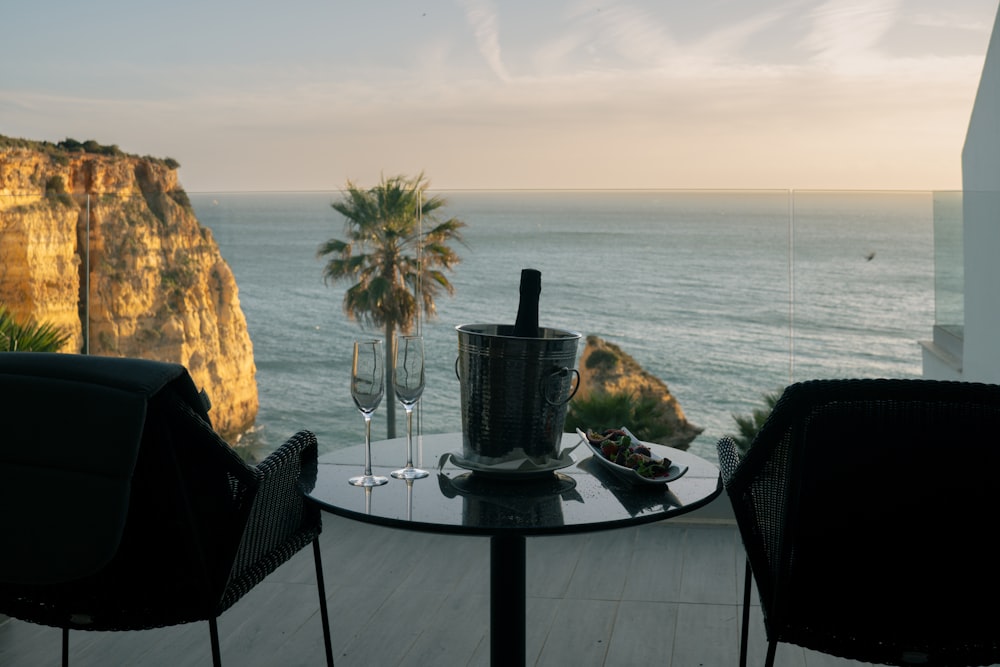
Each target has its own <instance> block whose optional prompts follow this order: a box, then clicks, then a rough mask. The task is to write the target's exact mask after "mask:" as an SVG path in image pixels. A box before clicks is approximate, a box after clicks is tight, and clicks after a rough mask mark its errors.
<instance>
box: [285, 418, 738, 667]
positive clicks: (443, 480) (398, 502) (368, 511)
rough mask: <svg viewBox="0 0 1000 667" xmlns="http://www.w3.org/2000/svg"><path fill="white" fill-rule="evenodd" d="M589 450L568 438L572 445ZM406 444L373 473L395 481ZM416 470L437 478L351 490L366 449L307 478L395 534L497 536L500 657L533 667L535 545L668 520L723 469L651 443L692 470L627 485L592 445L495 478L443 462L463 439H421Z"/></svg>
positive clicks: (380, 457) (495, 647)
mask: <svg viewBox="0 0 1000 667" xmlns="http://www.w3.org/2000/svg"><path fill="white" fill-rule="evenodd" d="M578 443H580V437H579V436H578V435H577V434H575V433H572V434H571V433H567V434H565V435H564V436H563V442H562V445H563V448H564V449H566V448H570V447H573V446H574V445H577V444H578ZM405 446H406V445H405V438H397V439H394V440H385V441H382V442H377V443H373V444H372V458H373V466H372V467H373V472H374V473H375V474H376V475H378V474H381V475H388V473H389V471H391V470H394V469H396V468H399V467H401V466H402V464H403V462H404V460H405ZM414 446H415V449H416V452H417V453H416V454H415V456H414V458H415V460H416V463H415V464H416V465H417V466H418V467H422V468H424V469H425V470H428V471H429V472H430V473H431V475H430V476H429V477H426V478H424V479H418V480H415V481H412V482H407V481H403V480H397V479H392V480H390V482H389V483H388V484H386V485H384V486H379V487H375V488H369V489H364V488H359V487H355V486H351V485H350V484H348V483H347V479H348V478H349V477H351V476H354V475H357V474H359V472H360V471H361V469H362V467H363V464H364V448H363V447H361V446H359V447H351V448H348V449H343V450H338V451H336V452H333V453H330V454H326V455H324V456H323V457H321V458H320V462H319V465H318V466H317V468H318V469H317V472H316V476H315V479H312V478H311V476H310V478H309V479H306V480H305V481H304V484H305V489H304V490H305V493H306V495H307V497H308V498H309V499H310V500H311V501H313V502H315V503H316V504H317V505H319V506H320V507H321V508H322V509H323V510H325V511H328V512H332V513H333V514H336V515H338V516H342V517H346V518H348V519H355V520H357V521H363V522H365V523H373V524H378V525H382V526H389V527H392V528H402V529H405V530H416V531H424V532H436V533H452V534H456V535H479V536H489V537H490V659H491V664H493V665H523V664H524V661H525V538H526V537H527V536H530V535H561V534H564V533H581V532H590V531H597V530H606V529H611V528H623V527H626V526H632V525H636V524H641V523H649V522H653V521H659V520H662V519H668V518H670V517H675V516H678V515H681V514H685V513H687V512H690V511H692V510H695V509H698V508H699V507H702V506H703V505H706V504H707V503H709V502H710V501H712V500H713V499H714V498H716V497H717V496H718V495H719V494H720V493H721V492H722V481H721V478H720V476H719V469H718V468H717V467H716V466H714V465H713V464H711V463H710V462H708V461H706V460H704V459H702V458H700V457H698V456H695V455H694V454H689V453H687V452H684V451H680V450H677V449H672V448H669V447H664V446H662V445H651V447H652V449H653V450H654V451H655V452H656V453H658V454H660V455H661V456H664V457H666V458H669V459H671V460H672V461H674V462H675V463H677V464H680V465H686V466H688V471H687V473H686V474H685V475H684V476H683V477H681V478H680V479H677V480H675V481H673V482H670V483H669V484H665V485H662V484H657V485H636V484H632V483H629V482H626V481H623V480H622V479H620V478H619V477H618V476H616V475H615V474H613V473H612V472H610V471H609V470H607V469H606V468H605V467H604V466H602V465H601V464H600V463H598V462H597V461H596V460H595V459H593V458H592V455H591V451H590V449H589V448H587V446H586V445H585V444H579V446H577V447H576V449H575V450H574V451H573V452H572V457H573V458H574V460H575V462H574V463H573V465H571V466H569V467H566V468H562V469H560V470H558V471H556V472H549V473H546V474H543V475H540V476H537V477H528V478H520V477H518V478H516V479H515V478H512V477H493V476H486V475H482V474H481V473H478V472H471V471H469V470H466V469H463V468H460V467H457V466H456V465H455V464H454V463H453V462H451V460H450V459H448V460H446V462H445V463H444V465H443V466H441V467H440V468H439V460H440V459H441V457H442V455H444V454H446V453H447V452H450V451H455V452H458V453H459V454H461V450H462V434H461V433H449V434H441V435H424V436H418V437H417V438H415V445H414Z"/></svg>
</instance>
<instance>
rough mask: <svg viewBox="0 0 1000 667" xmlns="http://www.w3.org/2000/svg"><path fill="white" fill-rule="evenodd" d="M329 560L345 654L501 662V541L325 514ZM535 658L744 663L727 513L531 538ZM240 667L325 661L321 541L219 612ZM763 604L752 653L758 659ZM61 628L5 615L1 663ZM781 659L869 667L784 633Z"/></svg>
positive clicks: (129, 645) (201, 648)
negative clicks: (318, 565)
mask: <svg viewBox="0 0 1000 667" xmlns="http://www.w3.org/2000/svg"><path fill="white" fill-rule="evenodd" d="M322 548H323V561H324V568H325V575H326V583H327V595H328V597H329V600H330V605H331V606H330V613H331V617H332V632H333V642H334V656H335V661H336V664H337V665H338V666H339V667H354V666H361V665H372V666H378V667H386V666H392V665H405V666H414V667H424V666H427V665H434V666H436V667H449V666H451V665H456V666H457V665H474V666H484V667H485V666H486V665H488V664H489V604H488V601H489V598H488V593H489V578H488V562H489V542H488V539H487V538H466V537H456V536H451V535H429V534H418V533H412V532H404V531H400V530H393V529H388V528H382V527H377V526H368V525H363V524H360V523H356V522H352V521H349V520H345V519H341V518H338V517H335V516H330V515H326V516H324V533H323V538H322ZM527 552H528V596H529V597H528V608H527V618H528V637H527V652H528V664H531V665H545V666H547V665H552V666H560V667H561V666H563V665H573V666H574V667H589V666H595V667H596V666H602V665H603V666H606V667H618V666H621V667H626V666H627V667H632V666H640V665H658V666H662V667H728V666H731V665H736V664H737V659H738V633H739V619H740V605H739V601H740V595H741V590H740V588H741V585H742V576H743V562H744V561H743V558H744V556H743V550H742V545H741V543H740V540H739V535H738V533H737V531H736V528H735V526H734V525H733V524H731V523H726V522H718V521H702V520H694V519H692V520H688V521H684V520H674V521H670V522H664V523H659V524H652V525H647V526H642V527H638V528H626V529H621V530H616V531H608V532H602V533H594V534H589V535H574V536H565V537H540V538H529V539H528V542H527ZM219 630H220V635H221V643H222V660H223V664H224V665H228V666H240V667H243V666H255V665H260V666H267V667H272V666H278V665H281V666H284V665H322V664H324V660H323V649H322V630H321V627H320V622H319V614H318V607H317V597H316V588H315V575H314V569H313V561H312V552H311V550H308V549H307V550H304V551H302V552H300V553H299V554H298V555H297V556H296V557H295V558H294V559H293V560H291V561H290V562H288V563H286V564H285V565H283V566H282V567H281V568H280V569H279V570H278V571H276V572H275V573H274V574H272V575H271V576H270V577H269V578H268V579H267V580H266V581H265V582H263V583H262V584H261V585H260V586H258V587H257V588H256V589H255V590H254V591H253V592H252V593H251V594H250V595H248V596H247V597H245V598H244V599H242V600H241V601H240V602H238V603H237V604H236V606H234V607H233V608H232V609H230V610H229V611H228V612H227V613H226V614H224V615H223V616H222V618H221V619H220V621H219ZM763 636H764V633H763V627H762V625H761V621H760V617H759V613H758V614H755V618H754V625H753V634H752V635H751V642H750V647H751V657H752V658H753V660H752V662H751V664H756V665H759V664H762V663H763V656H764V643H763ZM59 651H60V631H59V630H58V629H53V628H47V627H42V626H36V625H31V624H28V623H24V622H21V621H17V620H8V621H6V622H5V623H2V624H0V665H2V666H3V667H37V666H39V665H58V664H59V655H60V653H59ZM777 662H778V665H781V666H783V667H833V666H837V667H843V666H846V665H857V664H860V663H855V662H851V661H845V660H837V659H833V658H830V657H829V656H825V655H822V654H819V653H813V652H809V651H803V650H802V649H799V648H797V647H794V646H786V645H781V646H780V647H779V649H778V661H777ZM70 664H71V665H73V666H74V667H85V666H100V667H107V666H109V665H164V666H168V667H183V666H185V665H199V666H202V665H210V664H211V655H210V649H209V637H208V624H207V623H196V624H190V625H186V626H179V627H173V628H165V629H161V630H151V631H143V632H124V633H93V632H73V633H71V634H70Z"/></svg>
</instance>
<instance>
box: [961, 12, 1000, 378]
mask: <svg viewBox="0 0 1000 667" xmlns="http://www.w3.org/2000/svg"><path fill="white" fill-rule="evenodd" d="M962 190H963V211H964V228H963V229H964V241H963V246H964V253H965V336H964V338H965V341H964V346H963V347H964V349H963V354H962V374H963V377H962V379H963V380H966V381H970V382H971V381H977V382H991V383H996V384H1000V13H998V14H997V18H996V20H995V22H994V25H993V35H992V37H991V39H990V46H989V49H988V51H987V54H986V63H985V65H984V67H983V76H982V79H981V81H980V83H979V92H978V93H977V94H976V102H975V105H974V106H973V110H972V117H971V120H970V122H969V131H968V134H967V135H966V139H965V147H964V149H963V150H962Z"/></svg>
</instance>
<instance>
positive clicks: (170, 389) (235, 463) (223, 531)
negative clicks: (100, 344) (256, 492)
mask: <svg viewBox="0 0 1000 667" xmlns="http://www.w3.org/2000/svg"><path fill="white" fill-rule="evenodd" d="M0 406H2V407H0V409H2V410H3V411H4V416H5V419H4V428H3V430H2V431H0V506H3V507H4V508H6V509H5V518H4V521H3V524H4V525H3V530H0V601H2V602H3V603H4V604H15V605H21V606H19V607H15V608H14V609H13V610H14V611H15V612H16V615H18V616H19V617H21V618H27V619H29V620H36V621H37V622H43V623H49V624H53V625H61V624H63V623H65V622H66V618H67V609H74V608H75V609H76V610H77V611H78V612H85V614H83V615H86V616H87V617H88V618H90V619H91V620H92V622H93V627H95V628H100V629H120V628H128V627H152V626H154V625H158V624H168V623H176V622H184V621H187V620H198V619H201V618H208V617H209V616H210V615H211V614H212V613H214V606H215V605H217V604H218V601H219V598H220V597H221V595H222V591H223V589H224V587H225V583H226V580H227V578H228V575H229V568H231V567H232V559H233V554H234V553H235V550H236V548H237V547H238V544H239V540H240V537H241V535H242V531H243V525H244V523H245V520H246V515H247V513H248V511H249V500H248V498H249V496H251V495H252V492H253V489H254V480H255V475H254V471H253V470H252V469H250V468H249V467H248V466H246V465H244V464H242V462H240V461H239V459H238V457H237V456H236V455H235V454H234V453H232V452H231V451H230V450H229V448H228V446H227V445H226V444H225V443H224V442H223V441H222V440H221V439H219V438H218V436H216V435H215V433H214V431H212V429H211V425H210V422H209V419H208V414H207V410H206V408H205V406H204V403H203V401H202V400H201V397H200V395H199V394H198V391H197V389H196V387H195V386H194V383H193V382H192V381H191V378H190V376H189V375H188V373H187V371H186V370H185V369H184V367H183V366H180V365H177V364H168V363H161V362H155V361H147V360H140V359H122V358H113V357H96V356H82V355H64V354H43V353H27V352H16V353H2V354H0ZM13 508H16V509H13ZM192 591H194V594H193V595H192ZM4 598H7V599H4ZM11 598H17V599H18V602H15V603H11V602H10V599H11ZM2 606H3V605H0V608H2ZM49 613H51V614H53V616H51V617H46V616H45V614H49ZM74 617H76V618H79V617H81V614H80V613H76V614H74ZM79 624H80V625H86V623H79Z"/></svg>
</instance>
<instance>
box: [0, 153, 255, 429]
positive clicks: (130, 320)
mask: <svg viewBox="0 0 1000 667" xmlns="http://www.w3.org/2000/svg"><path fill="white" fill-rule="evenodd" d="M88 144H89V145H90V148H91V149H93V147H95V146H96V148H97V149H100V152H94V151H93V150H91V151H89V152H88V150H86V149H84V148H83V146H87V145H88ZM176 168H177V164H176V162H174V161H173V160H170V159H166V160H159V159H155V158H148V157H137V156H132V155H125V154H122V153H121V152H120V151H118V149H117V147H102V146H97V145H96V144H93V142H87V144H77V143H76V142H73V144H72V148H70V149H67V148H66V146H65V143H63V144H59V145H53V144H49V143H47V142H28V141H23V140H12V139H6V138H4V137H0V267H2V269H0V303H4V304H6V306H7V307H8V309H9V310H10V311H11V313H12V314H13V315H15V316H17V317H19V318H23V319H29V318H30V319H33V320H35V321H37V322H48V323H51V324H53V325H55V326H57V327H59V328H61V329H62V330H63V331H65V332H67V333H69V334H70V335H71V337H72V338H71V342H70V343H69V344H68V345H67V346H66V348H65V349H64V350H63V351H64V352H81V351H84V350H88V351H89V353H90V354H103V355H110V356H129V357H143V358H147V359H156V360H160V361H171V362H178V363H181V364H184V365H185V366H186V367H187V368H188V370H189V371H190V373H191V376H192V378H194V381H195V383H196V384H197V385H198V386H199V387H200V388H203V389H205V390H206V391H207V392H208V395H209V396H210V398H211V401H212V411H211V413H210V414H211V416H212V420H213V424H214V426H215V427H216V429H218V430H219V432H220V433H222V434H223V435H224V436H225V437H227V438H230V439H232V438H234V437H236V436H238V435H239V434H240V433H242V432H243V431H244V430H246V429H247V428H249V427H250V426H252V425H253V422H254V419H255V418H256V415H257V409H258V397H257V383H256V377H255V376H256V367H255V365H254V359H253V347H252V344H251V342H250V336H249V333H248V331H247V324H246V318H245V317H244V315H243V311H242V310H241V308H240V302H239V294H238V290H237V287H236V281H235V279H234V278H233V274H232V271H231V270H230V268H229V266H228V265H227V264H226V262H225V260H223V259H222V255H221V254H220V253H219V248H218V246H217V245H216V243H215V240H214V238H213V237H212V234H211V232H210V231H209V230H208V229H207V228H205V227H202V226H201V225H200V224H199V222H198V220H197V218H196V217H195V215H194V212H193V210H192V209H191V205H190V202H189V201H188V198H187V194H186V193H185V192H184V190H183V188H181V186H180V185H179V184H178V181H177V169H176Z"/></svg>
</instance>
